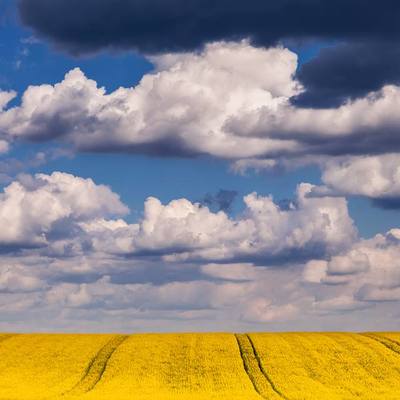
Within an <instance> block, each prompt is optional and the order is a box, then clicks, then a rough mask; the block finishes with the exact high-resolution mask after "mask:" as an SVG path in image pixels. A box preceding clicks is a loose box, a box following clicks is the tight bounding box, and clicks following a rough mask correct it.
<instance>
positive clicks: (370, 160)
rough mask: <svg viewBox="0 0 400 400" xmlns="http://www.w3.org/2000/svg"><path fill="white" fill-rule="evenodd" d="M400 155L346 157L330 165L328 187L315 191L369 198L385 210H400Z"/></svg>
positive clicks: (325, 175) (325, 173)
mask: <svg viewBox="0 0 400 400" xmlns="http://www.w3.org/2000/svg"><path fill="white" fill-rule="evenodd" d="M399 166H400V156H399V155H398V154H385V155H379V156H359V157H344V158H339V159H336V160H330V161H328V162H327V163H326V165H325V167H324V169H323V174H322V181H323V183H324V184H325V186H324V187H320V188H316V190H315V192H316V193H317V194H318V193H323V194H325V195H326V194H328V193H337V194H338V195H345V196H347V195H357V196H365V197H368V198H370V199H372V200H373V201H374V204H375V205H377V206H381V207H384V208H398V207H399V205H400V204H399V202H400V167H399Z"/></svg>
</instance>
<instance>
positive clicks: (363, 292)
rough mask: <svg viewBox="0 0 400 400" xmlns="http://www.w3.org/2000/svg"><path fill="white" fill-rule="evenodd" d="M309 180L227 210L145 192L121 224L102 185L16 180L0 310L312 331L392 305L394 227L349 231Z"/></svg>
mask: <svg viewBox="0 0 400 400" xmlns="http://www.w3.org/2000/svg"><path fill="white" fill-rule="evenodd" d="M314 189H315V187H314V186H312V185H309V184H301V185H300V186H299V188H298V190H297V199H296V200H295V201H294V202H293V206H291V207H288V208H285V209H282V208H280V207H279V205H277V204H276V203H275V202H274V201H273V199H272V198H271V197H263V196H258V195H257V194H255V193H254V194H250V195H248V196H246V197H245V198H244V202H245V206H246V208H245V209H244V211H243V212H242V213H241V214H239V215H237V216H235V217H232V216H229V215H228V214H227V213H225V212H223V211H218V212H217V211H215V212H213V211H211V210H210V209H208V208H207V207H205V206H203V205H201V204H199V203H192V202H190V201H188V200H187V199H177V200H174V201H172V202H170V203H168V204H165V205H164V204H162V203H161V202H160V200H158V199H156V198H149V199H148V200H147V201H146V203H145V208H144V213H143V216H142V217H141V218H140V219H139V220H138V221H137V222H135V223H128V222H127V221H125V220H124V219H122V218H119V217H120V216H123V215H124V214H125V213H126V212H127V211H128V210H127V208H126V206H124V205H123V204H122V203H121V201H120V199H119V197H118V196H117V195H116V194H115V193H113V192H112V191H111V190H110V189H109V188H107V187H105V186H101V185H98V184H95V183H94V182H93V181H91V180H89V179H82V178H78V177H74V176H72V175H68V174H62V173H54V174H52V175H44V174H38V175H35V176H33V177H32V176H21V177H20V179H19V180H18V181H15V182H13V183H12V184H10V185H9V186H8V187H6V189H5V191H4V193H3V194H1V196H0V210H1V212H2V213H0V218H3V220H1V222H2V226H3V227H6V228H8V227H10V229H11V228H12V229H13V230H12V229H11V230H10V229H3V230H2V235H3V236H2V237H0V239H1V246H3V249H4V250H7V246H10V243H13V246H14V248H13V250H14V251H8V252H7V251H2V252H1V253H0V264H1V265H2V266H3V267H2V268H0V309H1V310H2V312H6V313H7V315H8V314H10V313H11V314H12V315H13V320H15V321H17V320H21V321H22V320H24V321H25V323H26V324H25V329H27V328H26V327H27V326H30V327H33V326H36V325H35V323H36V322H37V323H38V321H41V323H42V324H43V323H44V324H47V325H46V326H47V327H49V326H52V327H59V329H61V328H60V327H64V326H67V325H68V323H69V324H70V325H69V326H75V327H78V326H80V327H83V326H84V327H87V326H88V325H87V324H88V323H89V321H92V322H93V323H94V324H95V323H96V321H97V320H98V319H99V318H101V319H102V320H103V321H108V323H113V324H115V326H117V327H120V329H122V328H121V327H122V326H124V327H125V328H124V329H132V328H133V327H134V326H136V325H135V324H136V323H138V321H158V324H160V325H159V326H165V324H166V321H168V324H169V323H170V321H171V320H174V321H181V322H180V323H181V325H180V326H182V329H183V328H184V327H186V328H188V327H189V326H193V325H190V322H189V321H197V322H196V323H200V321H208V322H207V324H208V325H207V327H214V329H216V327H217V326H219V325H216V324H217V321H220V322H221V323H222V321H224V323H225V324H226V323H229V324H237V325H232V326H237V327H241V329H245V327H248V328H249V327H258V328H262V327H264V328H265V326H266V325H263V324H271V323H273V325H268V326H271V327H272V326H274V327H278V326H279V327H284V326H292V327H293V326H301V325H291V324H300V321H301V320H302V318H303V316H304V315H306V316H307V318H308V317H309V318H311V319H312V320H313V318H315V320H313V321H314V322H313V323H314V325H313V327H317V326H318V325H315V324H317V321H319V319H318V318H321V317H322V316H323V318H329V321H331V318H336V317H335V316H337V315H342V314H343V313H346V314H350V313H358V312H363V310H366V309H368V310H371V309H373V310H375V309H376V311H371V312H373V313H375V312H376V313H378V312H379V310H382V307H386V304H393V307H394V305H395V304H396V302H397V301H399V299H398V288H399V287H400V272H399V271H400V270H399V268H398V263H397V260H398V259H399V258H400V250H399V249H400V233H399V230H398V229H397V230H396V229H393V230H391V231H390V232H388V233H387V234H386V235H377V236H376V237H375V238H373V239H370V240H363V239H359V238H358V237H357V232H356V230H355V228H354V226H353V222H352V220H351V218H350V217H349V215H348V210H347V203H346V201H345V199H343V198H340V197H329V196H325V197H321V196H319V197H314V196H312V195H311V193H312V191H313V190H314ZM89 199H90V200H91V201H89ZM39 211H41V212H39ZM6 216H7V217H8V218H9V220H8V221H5V220H4V218H5V217H6ZM11 217H13V218H14V220H13V221H12V220H10V218H11ZM10 238H12V240H11V239H10ZM28 239H30V240H28ZM4 246H5V247H4ZM17 250H18V251H17ZM50 315H51V316H52V321H51V322H49V321H48V316H50ZM44 316H47V322H46V318H45V317H44ZM127 320H129V321H131V324H128V325H129V326H128V325H127ZM124 321H125V322H124ZM185 321H186V322H185ZM332 321H334V320H332ZM192 323H193V322H192ZM332 323H333V322H332ZM71 324H72V325H71ZM143 324H144V325H143V326H142V328H143V329H144V327H145V326H147V327H150V325H146V323H143ZM188 324H189V325H188ZM276 324H277V325H276ZM285 324H287V325H285ZM13 326H14V327H16V326H18V324H17V322H15V325H13ZM96 326H97V325H96ZM204 326H205V325H204ZM204 326H203V327H204ZM221 326H222V325H221ZM54 329H56V328H54ZM82 329H83V328H82ZM93 329H94V328H93ZM120 329H119V330H120ZM235 329H238V328H235Z"/></svg>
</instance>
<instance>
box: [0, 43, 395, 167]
mask: <svg viewBox="0 0 400 400" xmlns="http://www.w3.org/2000/svg"><path fill="white" fill-rule="evenodd" d="M152 60H153V61H154V63H155V65H156V71H155V72H153V73H151V74H148V75H145V76H144V77H143V78H142V80H141V82H140V83H139V84H138V85H137V86H136V87H134V88H120V89H118V90H116V91H115V92H112V93H110V94H107V93H106V92H105V90H104V88H98V87H97V84H96V82H94V81H92V80H90V79H88V78H87V77H86V76H85V75H84V74H83V73H82V72H81V71H80V70H79V69H75V70H72V71H71V72H69V73H68V74H67V75H66V77H65V79H64V80H63V81H62V82H61V83H59V84H56V85H54V86H51V85H42V86H31V87H29V88H28V89H27V90H26V92H25V93H24V95H23V97H22V103H21V105H20V106H16V107H12V108H10V109H7V110H4V111H2V112H0V128H1V130H2V131H4V132H5V133H7V135H8V137H9V138H10V140H12V139H13V138H14V139H16V138H19V139H25V140H47V139H55V138H59V139H62V140H66V141H68V142H70V143H72V144H73V145H74V146H75V147H76V148H77V149H81V150H96V151H124V152H134V153H145V154H162V155H186V156H191V155H198V154H207V155H211V156H214V157H220V158H228V159H246V158H262V159H268V160H272V162H273V160H274V159H276V158H277V157H283V156H290V157H291V158H292V157H297V158H298V157H301V156H303V155H304V154H312V155H314V156H317V155H326V154H330V155H340V154H360V153H370V152H375V153H385V152H388V151H396V150H397V149H399V148H400V141H399V139H398V138H399V135H397V134H396V132H397V130H398V128H399V126H400V120H399V116H398V112H397V109H398V106H399V103H400V89H399V87H397V86H385V87H383V88H382V89H381V90H379V91H377V92H372V93H370V94H369V95H368V96H366V97H364V98H362V99H359V100H356V101H354V102H349V103H346V104H344V105H342V106H341V107H339V108H334V109H320V110H316V109H303V108H296V107H295V106H293V105H292V104H291V103H290V98H291V97H292V96H294V95H296V94H299V93H300V92H301V90H302V89H301V86H300V85H299V83H298V82H297V81H296V80H295V79H294V78H293V76H294V74H295V72H296V68H297V56H296V55H295V54H294V53H292V52H291V51H289V50H287V49H284V48H273V49H264V48H255V47H252V46H251V45H249V44H248V43H247V42H240V43H225V42H220V43H214V44H209V45H207V46H206V47H205V48H204V49H203V50H202V51H201V52H197V53H181V54H165V55H162V56H157V57H154V58H153V59H152ZM8 98H10V97H7V98H6V99H4V100H3V103H5V102H6V101H7V99H8ZM221 99H224V101H221ZM269 162H271V161H268V163H269Z"/></svg>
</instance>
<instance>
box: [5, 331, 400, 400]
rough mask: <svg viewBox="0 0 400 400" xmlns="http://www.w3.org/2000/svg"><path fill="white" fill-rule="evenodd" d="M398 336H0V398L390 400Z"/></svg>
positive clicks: (398, 364)
mask: <svg viewBox="0 0 400 400" xmlns="http://www.w3.org/2000/svg"><path fill="white" fill-rule="evenodd" d="M399 387H400V334H399V333H365V334H350V333H348V334H346V333H280V334H275V333H253V334H236V335H235V334H229V333H218V334H211V333H209V334H133V335H28V334H3V335H1V334H0V400H33V399H35V400H40V399H46V400H47V399H48V400H53V399H54V400H56V399H66V400H69V399H71V400H74V399H87V400H91V399H92V400H95V399H98V400H102V399H104V400H106V399H107V400H114V399H115V400H122V399H128V398H140V399H143V400H147V399H149V400H150V399H160V400H173V399H177V400H184V399H185V400H186V399H194V400H209V399H211V400H212V399H221V400H224V399H226V400H228V399H229V400H239V399H246V400H257V399H259V400H260V399H271V400H276V399H294V400H311V399H313V400H315V399H324V400H325V399H326V400H330V399H338V400H339V399H363V400H372V399H385V400H399V399H400V395H399Z"/></svg>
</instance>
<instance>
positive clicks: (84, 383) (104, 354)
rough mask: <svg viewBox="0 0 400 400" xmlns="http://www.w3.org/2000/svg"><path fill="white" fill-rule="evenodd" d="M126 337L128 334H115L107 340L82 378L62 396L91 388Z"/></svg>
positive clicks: (79, 392) (87, 390)
mask: <svg viewBox="0 0 400 400" xmlns="http://www.w3.org/2000/svg"><path fill="white" fill-rule="evenodd" d="M128 337H129V336H128V335H117V336H115V337H113V338H112V339H111V340H110V341H108V342H107V343H106V344H105V345H104V346H103V347H102V348H101V349H100V350H99V352H98V353H97V354H96V355H95V356H94V357H93V359H92V360H91V361H90V363H89V365H88V367H87V368H86V371H85V374H84V375H83V377H82V379H81V380H80V381H79V382H78V383H77V384H76V385H75V386H74V387H73V388H72V389H71V390H69V391H68V392H66V393H64V394H63V396H67V395H68V396H73V395H79V394H84V393H87V392H90V391H91V390H93V389H94V388H95V386H96V385H97V384H98V383H99V381H100V380H101V378H102V377H103V374H104V372H105V370H106V368H107V365H108V362H109V361H110V358H111V356H112V355H113V354H114V352H115V351H116V350H117V349H118V347H119V346H121V344H122V343H123V342H124V341H125V340H126V339H128Z"/></svg>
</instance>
